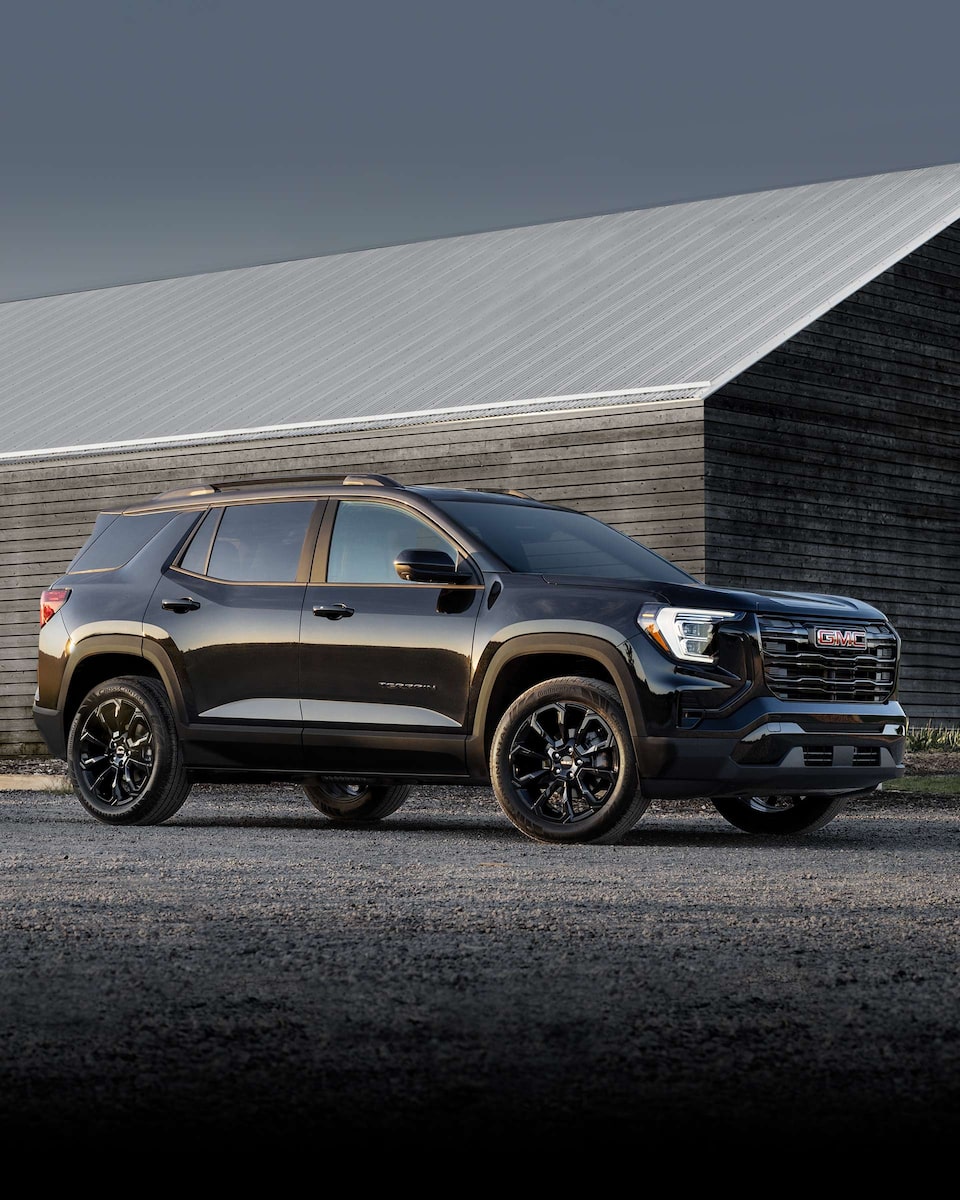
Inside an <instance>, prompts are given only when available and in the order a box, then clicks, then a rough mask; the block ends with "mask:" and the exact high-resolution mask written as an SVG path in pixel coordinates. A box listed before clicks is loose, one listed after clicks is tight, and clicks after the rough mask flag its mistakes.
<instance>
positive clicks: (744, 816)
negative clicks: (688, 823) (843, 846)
mask: <svg viewBox="0 0 960 1200" xmlns="http://www.w3.org/2000/svg"><path fill="white" fill-rule="evenodd" d="M848 799H849V796H848V795H842V796H717V797H715V799H714V801H713V806H714V808H716V810H717V812H719V813H720V815H721V816H722V817H724V818H725V819H726V820H727V821H729V822H730V824H731V825H736V827H737V828H738V829H743V830H745V832H747V833H780V834H790V833H813V832H814V831H815V830H817V829H822V828H823V827H824V825H826V824H827V822H828V821H832V820H833V818H834V817H835V816H837V814H838V813H840V812H842V811H843V809H844V808H846V805H847V800H848Z"/></svg>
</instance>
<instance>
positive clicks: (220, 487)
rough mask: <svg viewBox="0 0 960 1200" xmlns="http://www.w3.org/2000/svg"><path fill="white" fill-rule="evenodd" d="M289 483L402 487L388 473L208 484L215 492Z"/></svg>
mask: <svg viewBox="0 0 960 1200" xmlns="http://www.w3.org/2000/svg"><path fill="white" fill-rule="evenodd" d="M291 483H302V484H304V485H307V486H309V485H310V484H311V483H356V484H364V483H367V484H370V483H372V484H377V485H378V486H380V487H402V486H403V485H402V484H399V483H397V481H396V480H395V479H391V478H390V476H389V475H284V476H279V475H273V476H269V477H268V478H265V479H227V480H222V481H219V482H217V483H212V484H210V487H211V488H212V490H213V491H215V492H223V491H227V490H228V489H230V488H247V487H271V486H272V485H274V484H276V485H278V486H281V487H282V486H286V485H288V484H291Z"/></svg>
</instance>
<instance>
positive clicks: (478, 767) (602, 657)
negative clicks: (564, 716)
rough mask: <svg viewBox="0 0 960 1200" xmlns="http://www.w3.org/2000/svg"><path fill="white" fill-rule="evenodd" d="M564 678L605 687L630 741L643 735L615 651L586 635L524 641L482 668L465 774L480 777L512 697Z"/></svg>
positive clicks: (623, 663)
mask: <svg viewBox="0 0 960 1200" xmlns="http://www.w3.org/2000/svg"><path fill="white" fill-rule="evenodd" d="M566 675H581V676H584V677H586V678H589V679H597V680H601V681H603V682H605V683H609V684H611V685H612V686H613V687H614V688H616V690H617V693H618V694H619V696H620V702H621V704H622V705H623V710H624V713H625V714H626V719H627V724H628V726H629V729H630V733H631V735H632V737H633V738H634V739H636V738H638V737H641V736H642V735H643V732H644V726H643V714H642V712H641V711H640V707H639V703H638V699H637V689H636V683H635V681H634V678H633V676H632V674H631V671H630V667H629V664H628V663H627V660H626V658H625V657H624V656H623V654H621V652H620V651H619V650H618V649H617V647H616V646H614V645H613V644H612V643H610V642H606V641H604V640H603V639H602V638H593V637H589V636H587V635H577V634H574V635H563V636H560V635H557V634H530V635H524V636H522V637H517V638H512V639H511V640H510V641H508V642H505V643H504V644H503V645H502V646H500V647H499V649H498V650H497V651H496V652H495V653H494V655H493V656H492V658H491V659H490V661H489V663H488V664H487V668H486V670H485V672H484V675H483V682H482V683H481V685H480V690H479V694H478V697H477V707H476V711H475V715H474V720H473V726H472V733H471V736H470V739H469V742H468V746H467V757H468V761H469V762H470V764H471V767H472V770H471V774H474V775H477V774H481V775H482V774H485V773H486V770H487V764H488V759H489V754H490V746H491V743H492V741H493V734H494V730H495V729H496V726H497V722H498V721H499V720H500V718H501V716H502V715H503V713H504V712H506V710H507V709H508V708H509V707H510V705H511V704H512V703H513V701H514V700H515V699H516V698H517V696H519V695H521V694H522V693H523V692H525V691H526V690H527V689H528V688H531V687H534V686H535V685H536V684H538V683H544V682H545V681H546V680H548V679H556V678H559V677H561V676H566Z"/></svg>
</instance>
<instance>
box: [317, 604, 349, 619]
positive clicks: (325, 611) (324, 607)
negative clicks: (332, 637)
mask: <svg viewBox="0 0 960 1200" xmlns="http://www.w3.org/2000/svg"><path fill="white" fill-rule="evenodd" d="M353 613H354V610H353V609H352V608H348V607H347V606H346V604H315V605H314V606H313V615H314V616H315V617H326V618H327V619H328V620H329V621H339V620H340V618H341V617H352V616H353Z"/></svg>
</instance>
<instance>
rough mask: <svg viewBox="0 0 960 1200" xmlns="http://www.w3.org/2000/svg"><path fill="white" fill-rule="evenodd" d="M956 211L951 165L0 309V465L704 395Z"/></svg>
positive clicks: (957, 185) (956, 170)
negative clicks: (236, 436) (160, 444)
mask: <svg viewBox="0 0 960 1200" xmlns="http://www.w3.org/2000/svg"><path fill="white" fill-rule="evenodd" d="M958 218H960V164H951V165H947V166H939V167H929V168H924V169H920V170H915V171H902V172H895V173H891V174H885V175H874V176H868V177H864V178H859V179H848V180H838V181H833V182H829V183H817V184H809V185H805V186H802V187H792V188H784V189H779V190H776V191H768V192H757V193H751V194H748V195H742V196H730V197H726V198H722V199H715V200H703V201H696V202H693V203H688V204H675V205H669V206H666V207H661V208H651V209H642V210H639V211H636V212H626V213H614V214H610V215H604V216H596V217H587V218H583V219H578V220H571V221H560V222H554V223H551V224H546V225H537V226H530V227H524V228H520V229H508V230H500V231H497V232H492V233H480V234H471V235H468V236H463V237H454V238H443V239H439V240H437V241H430V242H419V243H414V244H412V245H403V246H391V247H386V248H383V249H376V250H363V251H355V252H352V253H347V254H336V255H329V256H326V257H322V258H313V259H306V260H302V261H297V262H288V263H279V264H272V265H269V266H262V267H251V268H244V269H240V270H235V271H221V272H216V273H213V274H207V275H196V276H190V277H187V278H182V279H171V280H162V281H159V282H155V283H144V284H134V285H129V286H123V287H115V288H106V289H101V290H98V291H92V292H79V293H75V294H72V295H65V296H51V297H47V298H42V299H36V300H22V301H15V302H9V303H6V304H3V305H0V412H2V415H3V434H2V439H0V456H2V457H10V456H14V455H17V456H18V455H21V454H24V453H30V452H34V453H36V452H46V451H47V449H48V448H54V449H56V448H63V447H86V446H90V447H92V446H97V447H101V446H104V445H115V444H117V443H125V442H137V443H140V444H143V443H149V442H152V441H155V440H180V439H184V440H194V439H196V438H204V439H205V438H208V437H225V436H228V435H230V434H232V433H234V432H235V431H243V433H244V435H246V436H249V435H251V434H253V433H255V432H256V431H261V430H273V429H278V428H279V429H290V430H291V431H293V430H295V429H297V428H303V427H313V426H315V425H316V424H318V423H319V424H320V425H321V426H323V427H330V428H334V427H337V428H344V427H350V426H352V425H357V424H360V425H371V424H377V423H379V422H381V420H402V421H415V420H416V421H419V420H423V419H430V417H433V418H434V419H437V418H439V417H440V416H441V415H442V416H445V417H447V418H449V416H450V415H453V416H457V415H463V416H477V415H478V414H482V413H483V412H484V411H487V409H488V408H489V410H490V411H491V413H493V412H498V411H504V406H506V410H507V411H509V410H510V409H511V408H520V409H524V407H525V406H529V408H530V409H531V410H534V409H535V408H536V407H540V408H543V407H548V406H551V405H557V406H562V407H569V406H571V405H574V404H585V403H590V404H595V403H597V402H600V401H602V402H604V403H618V402H637V401H639V400H645V399H661V398H666V397H674V398H676V397H680V396H690V395H706V394H708V393H709V392H710V391H711V390H714V389H716V388H717V387H720V386H721V385H722V384H723V383H725V382H726V381H727V380H729V379H731V378H733V377H734V376H736V375H738V374H740V373H741V372H742V371H744V370H745V369H746V368H747V367H749V366H750V365H751V364H752V363H754V362H756V361H757V360H758V359H759V358H761V357H763V355H764V354H766V353H768V352H769V351H770V350H771V349H773V348H774V347H775V346H777V345H780V344H781V343H782V342H784V341H785V340H786V339H787V338H789V337H790V336H792V335H793V334H794V333H795V332H797V330H799V329H802V328H803V327H804V326H805V325H808V324H809V323H810V322H811V321H812V320H814V319H815V318H816V317H818V316H820V315H821V314H822V313H824V312H826V311H827V310H829V309H830V308H832V307H833V306H834V305H836V304H837V303H839V302H840V301H841V300H842V299H844V298H845V297H846V296H848V295H850V294H851V293H852V292H854V291H856V289H857V288H859V287H861V286H863V284H864V283H866V282H868V281H869V280H870V279H872V278H874V277H875V276H876V275H878V274H879V273H880V272H882V271H883V270H885V269H886V268H887V267H888V266H890V265H892V264H893V263H894V262H897V261H898V260H899V259H900V258H902V257H904V256H905V255H906V254H908V253H909V252H910V251H911V250H913V249H915V248H916V247H917V246H919V245H921V244H922V243H923V242H925V241H927V240H929V239H930V238H931V237H933V236H934V235H935V234H936V233H938V232H939V231H940V230H941V229H943V228H945V227H946V226H947V225H949V224H950V223H951V222H953V221H954V220H956V219H958Z"/></svg>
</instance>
